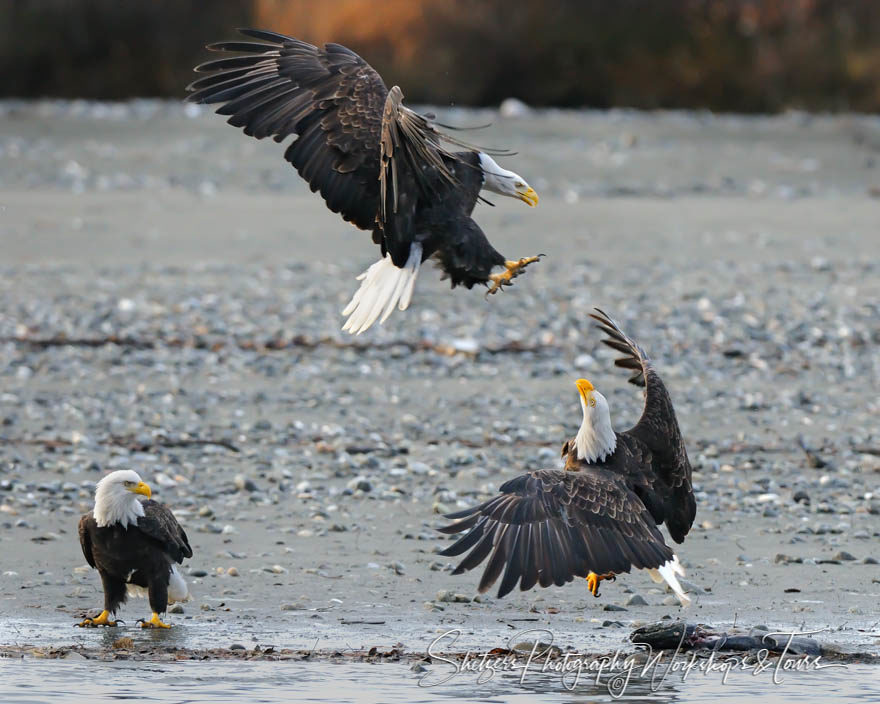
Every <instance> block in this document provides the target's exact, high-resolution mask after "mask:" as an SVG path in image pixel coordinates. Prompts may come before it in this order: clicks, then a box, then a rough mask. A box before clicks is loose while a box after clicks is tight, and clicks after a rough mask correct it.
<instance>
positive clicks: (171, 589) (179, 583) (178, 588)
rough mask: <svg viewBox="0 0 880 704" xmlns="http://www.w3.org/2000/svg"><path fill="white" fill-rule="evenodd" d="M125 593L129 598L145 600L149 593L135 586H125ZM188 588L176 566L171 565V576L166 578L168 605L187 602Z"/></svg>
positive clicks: (188, 596)
mask: <svg viewBox="0 0 880 704" xmlns="http://www.w3.org/2000/svg"><path fill="white" fill-rule="evenodd" d="M125 592H126V594H128V596H130V597H135V598H138V597H140V598H142V599H146V598H147V597H149V595H150V593H149V590H147V589H146V588H145V587H140V586H138V585H137V584H126V585H125ZM189 600H190V594H189V586H188V585H187V583H186V580H185V579H184V578H183V575H182V574H180V572H178V571H177V565H172V567H171V574H170V575H169V576H168V603H169V604H173V603H175V602H177V601H189Z"/></svg>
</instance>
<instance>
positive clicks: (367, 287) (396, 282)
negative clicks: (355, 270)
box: [342, 242, 422, 335]
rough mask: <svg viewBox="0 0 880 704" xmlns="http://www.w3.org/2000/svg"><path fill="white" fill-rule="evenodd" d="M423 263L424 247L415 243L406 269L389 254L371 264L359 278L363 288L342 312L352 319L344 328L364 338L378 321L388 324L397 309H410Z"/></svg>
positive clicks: (410, 251)
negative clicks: (400, 266) (363, 334)
mask: <svg viewBox="0 0 880 704" xmlns="http://www.w3.org/2000/svg"><path fill="white" fill-rule="evenodd" d="M421 264H422V245H420V244H419V243H418V242H414V243H413V244H412V245H410V249H409V257H408V258H407V260H406V265H405V266H404V267H403V268H398V267H396V266H394V262H392V261H391V257H389V256H388V255H387V254H386V255H385V256H384V257H383V258H382V259H380V260H379V261H377V262H376V263H374V264H372V265H370V268H369V269H367V270H366V271H365V272H364V273H363V274H361V275H360V276H358V277H357V280H358V281H360V282H361V285H360V288H359V289H358V290H357V291H355V294H354V296H352V297H351V301H349V303H348V305H347V306H345V309H344V310H343V311H342V314H343V315H347V316H349V317H348V320H346V321H345V324H344V325H343V326H342V329H343V330H345V331H346V332H350V333H351V334H352V335H360V334H361V333H362V332H363V331H364V330H367V329H368V328H369V327H370V326H371V325H372V324H373V323H375V322H376V320H377V319H379V324H380V325H381V324H382V323H384V322H385V320H387V318H388V316H389V315H391V311H393V310H394V306H397V307H398V308H399V309H400V310H406V309H407V307H408V306H409V303H410V301H411V300H412V295H413V289H414V288H415V285H416V277H417V276H418V275H419V267H420V266H421ZM379 316H381V318H379Z"/></svg>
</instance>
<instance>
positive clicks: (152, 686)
mask: <svg viewBox="0 0 880 704" xmlns="http://www.w3.org/2000/svg"><path fill="white" fill-rule="evenodd" d="M449 674H451V673H450V671H449V668H448V667H447V668H446V669H443V668H442V667H438V666H436V664H435V665H434V666H431V667H430V668H428V670H427V671H426V672H422V673H416V672H413V671H412V670H411V669H410V666H409V665H407V664H402V663H381V664H371V663H363V662H358V663H345V664H336V663H331V662H326V661H322V662H295V663H294V662H269V661H260V662H243V661H228V660H225V661H216V660H215V661H206V662H180V663H177V662H174V663H167V662H133V661H115V662H100V661H85V660H77V661H76V662H67V661H63V660H61V661H59V660H34V659H29V658H28V659H22V660H4V661H0V701H2V702H3V703H4V704H38V703H42V702H51V703H52V704H59V703H61V702H63V703H65V704H66V703H67V702H93V703H94V702H116V701H119V700H125V699H135V700H139V701H143V702H188V703H189V702H231V701H244V702H253V703H257V702H267V703H268V702H333V703H334V704H342V703H344V702H353V703H354V702H357V703H361V702H385V703H388V704H393V703H394V702H406V703H407V704H416V703H418V702H448V701H452V700H462V701H474V702H514V703H516V702H523V703H525V702H556V701H562V702H572V703H574V702H613V701H625V702H677V703H678V702H706V701H714V702H716V704H717V703H718V702H739V701H745V700H748V701H750V702H751V703H752V704H755V703H759V702H773V703H774V704H777V703H787V702H792V703H794V702H805V703H806V702H810V703H811V704H812V703H814V702H817V701H822V702H865V703H866V704H867V702H876V701H880V668H877V667H874V666H871V665H849V666H840V667H834V668H830V669H826V670H821V671H813V672H807V673H804V672H801V673H784V674H781V673H780V677H781V678H782V680H783V681H782V682H781V683H780V684H774V683H773V679H772V673H771V672H770V671H766V672H763V673H761V674H759V675H752V674H749V673H745V672H738V673H737V672H734V673H731V675H730V677H729V678H728V680H727V682H726V683H725V682H723V681H722V674H721V673H718V672H714V673H706V674H703V673H699V672H691V673H690V675H689V676H688V677H687V678H686V679H685V680H684V681H682V677H681V675H669V676H668V677H667V678H666V679H664V680H662V681H661V679H662V672H658V674H657V676H656V680H655V682H654V683H653V684H652V682H651V680H650V678H644V679H640V678H637V677H636V678H633V679H632V680H631V681H630V682H629V684H628V686H627V687H626V689H625V691H624V693H623V696H622V697H621V698H620V699H619V700H616V699H614V698H613V697H612V695H611V694H610V693H609V690H608V687H607V686H606V684H605V683H604V682H603V683H600V684H596V683H595V681H594V680H591V679H589V678H587V677H584V678H582V679H581V680H580V681H579V682H577V683H576V685H575V686H574V687H573V688H572V685H573V684H574V683H573V682H572V681H571V680H570V679H569V680H567V681H566V682H563V681H562V680H561V678H560V676H558V675H555V674H548V673H543V674H542V673H540V672H529V673H527V674H526V676H525V677H521V676H520V674H521V673H520V674H516V675H514V674H511V673H507V674H504V675H501V674H498V675H496V676H495V677H493V678H492V679H491V680H489V681H488V682H482V683H480V682H477V681H476V677H475V676H471V675H467V674H464V673H462V674H459V675H457V676H455V677H453V678H452V679H450V680H448V681H446V682H444V683H443V684H439V685H436V686H423V685H425V684H427V683H428V682H429V681H430V678H432V677H433V678H435V679H434V681H437V680H439V679H445V678H446V677H447V676H448V675H449ZM423 678H428V681H426V680H425V679H423Z"/></svg>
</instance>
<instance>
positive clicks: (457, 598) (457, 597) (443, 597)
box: [436, 589, 471, 604]
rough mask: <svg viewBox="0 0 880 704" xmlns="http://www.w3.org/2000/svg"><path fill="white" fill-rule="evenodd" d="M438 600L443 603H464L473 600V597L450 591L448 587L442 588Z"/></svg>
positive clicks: (438, 593)
mask: <svg viewBox="0 0 880 704" xmlns="http://www.w3.org/2000/svg"><path fill="white" fill-rule="evenodd" d="M436 599H437V601H439V602H442V603H452V602H457V603H462V604H466V603H469V602H470V601H471V598H470V597H469V596H467V595H465V594H456V593H454V592H451V591H449V590H448V589H441V590H440V591H439V592H437V596H436Z"/></svg>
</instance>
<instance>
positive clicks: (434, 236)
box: [187, 29, 538, 333]
mask: <svg viewBox="0 0 880 704" xmlns="http://www.w3.org/2000/svg"><path fill="white" fill-rule="evenodd" d="M239 31H240V32H241V33H242V34H244V35H246V36H248V37H251V38H254V39H258V40H261V41H260V42H249V41H228V42H218V43H216V44H210V45H209V46H208V48H209V49H212V50H215V51H226V52H240V53H241V55H238V56H232V57H228V58H223V59H217V60H214V61H209V62H207V63H204V64H202V65H200V66H197V67H196V69H195V70H196V71H198V72H208V73H209V74H210V75H208V76H205V77H204V78H200V79H198V80H197V81H195V82H193V83H192V85H190V86H189V87H188V88H187V90H190V91H193V93H192V94H191V95H189V96H188V97H187V100H189V101H190V102H194V103H208V104H214V103H222V104H223V106H222V107H220V108H219V109H218V110H217V113H218V114H220V115H230V118H229V123H230V124H231V125H234V126H236V127H243V128H244V131H245V134H248V135H251V136H253V137H256V138H257V139H262V138H263V137H269V136H271V137H274V138H275V141H276V142H281V141H282V140H284V139H285V138H286V137H288V136H290V135H295V136H296V139H295V140H294V141H293V142H292V143H291V144H290V146H289V147H288V148H287V151H285V153H284V156H285V158H286V159H287V161H289V162H290V163H291V164H293V166H294V167H296V169H297V171H298V172H299V174H300V176H302V177H303V178H304V179H305V180H306V181H307V182H308V183H309V185H310V186H311V189H312V191H320V192H321V196H322V197H323V198H324V200H325V202H326V203H327V207H329V208H330V210H332V211H333V212H334V213H339V214H340V215H342V217H343V218H344V219H345V220H347V221H348V222H350V223H352V224H353V225H355V226H357V227H359V228H360V229H362V230H371V231H372V233H373V242H375V243H376V244H378V245H380V246H381V249H382V259H380V260H379V261H378V262H376V263H375V264H373V265H372V266H371V267H370V268H369V269H367V271H365V272H364V273H363V274H361V275H360V277H358V278H359V279H360V280H361V285H360V288H359V289H358V291H357V292H356V293H355V295H354V297H353V298H352V299H351V302H350V303H349V304H348V306H347V307H346V308H345V310H344V311H343V313H342V314H343V315H348V316H349V318H348V320H347V321H346V323H345V325H344V327H343V330H347V331H349V332H351V333H362V332H363V331H364V330H366V329H367V328H369V327H370V326H371V325H372V324H373V323H374V322H375V321H376V320H377V319H379V318H380V316H381V319H380V320H379V322H380V323H382V322H384V321H385V319H386V318H387V317H388V316H389V315H390V314H391V312H392V310H394V307H395V306H397V307H398V308H399V309H400V310H405V309H406V308H407V306H409V303H410V299H411V298H412V293H413V287H414V286H415V281H416V276H417V275H418V272H419V267H420V266H421V264H422V262H424V261H425V260H426V259H428V258H429V257H433V258H434V259H435V260H436V261H437V263H438V264H439V265H440V267H441V268H442V269H443V271H444V272H445V275H446V276H448V277H449V279H450V280H451V282H452V286H453V287H454V286H457V285H458V284H461V285H463V286H467V287H468V288H471V287H472V286H473V285H474V284H478V283H484V284H488V282H489V281H491V282H492V287H491V288H490V289H489V293H495V292H496V291H498V290H500V289H501V288H502V287H503V286H504V285H505V284H510V283H511V282H512V279H513V278H514V277H515V276H517V275H518V274H519V273H520V272H521V271H522V270H523V269H524V268H525V267H526V266H528V265H529V264H530V263H532V262H534V261H537V259H538V257H525V258H522V259H519V260H517V261H509V260H507V259H506V258H505V257H503V256H502V255H501V254H499V253H498V252H497V251H496V250H495V249H494V248H493V247H492V245H491V244H489V240H487V239H486V236H485V235H484V234H483V231H482V230H481V229H480V228H479V226H478V225H477V224H476V223H475V222H474V221H473V220H472V219H471V212H472V211H473V209H474V206H475V205H476V202H477V199H478V198H479V197H480V190H481V189H486V190H488V191H492V192H494V193H499V194H501V195H505V196H511V197H514V198H519V199H520V200H522V201H524V202H526V203H528V204H529V205H530V206H535V205H537V204H538V195H537V194H536V193H535V191H534V190H533V189H532V188H531V187H530V186H529V184H528V183H526V181H525V179H523V178H522V177H521V176H519V175H517V174H515V173H513V172H512V171H507V170H505V169H502V168H501V167H500V166H499V165H498V164H497V163H496V162H495V160H494V159H493V158H492V156H491V155H490V154H488V153H486V152H484V151H479V150H478V149H476V148H473V147H470V145H467V144H465V143H463V142H461V141H459V140H457V139H455V138H453V137H451V136H450V135H448V134H445V133H441V132H440V131H438V130H437V129H436V128H435V127H434V125H433V124H432V122H431V121H430V120H431V118H432V116H423V115H419V114H418V113H415V112H413V111H412V110H410V109H409V108H407V107H405V106H404V105H403V93H402V92H401V90H400V88H399V87H397V86H394V87H393V88H391V90H388V88H386V86H385V83H384V82H383V81H382V78H381V76H379V74H378V73H377V72H376V71H375V70H374V69H373V68H372V67H371V66H370V65H369V64H368V63H367V62H366V61H364V60H363V59H362V58H361V57H360V56H358V55H357V54H355V53H354V52H353V51H351V50H350V49H347V48H345V47H344V46H340V45H339V44H325V45H324V48H323V49H319V48H317V47H315V46H312V45H311V44H307V43H306V42H304V41H301V40H299V39H294V38H293V37H286V36H284V35H282V34H276V33H275V32H267V31H263V30H257V29H242V30H239ZM444 142H445V143H449V144H452V145H457V146H460V147H464V148H466V149H467V151H459V152H450V151H448V150H447V149H446V148H445V147H444V146H443V143H444ZM493 154H495V155H496V156H497V155H498V154H499V152H493ZM499 266H503V267H505V270H504V271H503V272H501V273H497V274H493V273H491V272H492V269H493V268H495V267H499Z"/></svg>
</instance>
